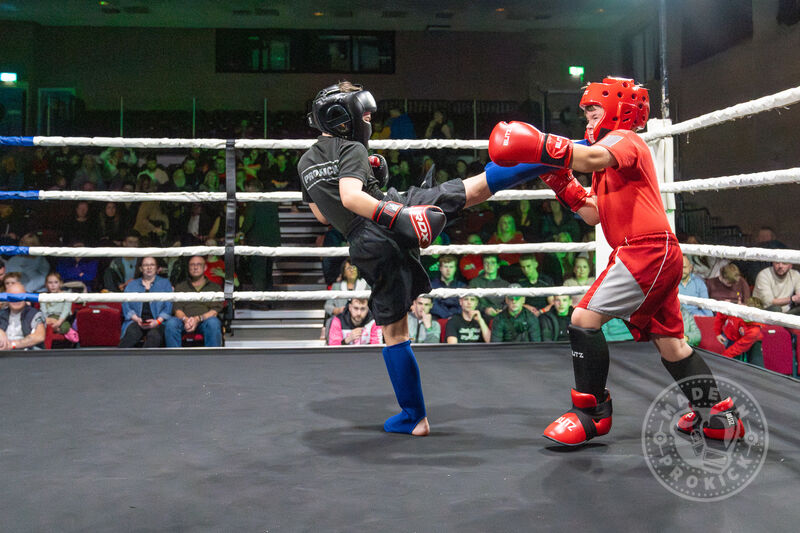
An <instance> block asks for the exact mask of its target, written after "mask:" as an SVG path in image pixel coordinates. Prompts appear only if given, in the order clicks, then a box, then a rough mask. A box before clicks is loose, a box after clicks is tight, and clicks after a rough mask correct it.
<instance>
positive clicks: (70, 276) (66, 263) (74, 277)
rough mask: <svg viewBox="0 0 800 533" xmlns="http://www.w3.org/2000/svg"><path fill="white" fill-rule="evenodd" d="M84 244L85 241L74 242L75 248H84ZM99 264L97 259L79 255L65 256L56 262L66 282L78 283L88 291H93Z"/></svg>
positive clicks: (84, 290) (57, 270) (58, 270)
mask: <svg viewBox="0 0 800 533" xmlns="http://www.w3.org/2000/svg"><path fill="white" fill-rule="evenodd" d="M84 246H85V243H84V242H83V241H75V242H73V243H72V247H73V248H83V247H84ZM99 264H100V263H99V262H98V261H97V259H92V258H88V259H84V258H83V257H81V256H79V255H76V256H75V257H64V258H62V259H60V260H59V261H58V263H56V272H58V273H59V274H61V279H62V280H64V283H65V284H77V285H79V286H81V289H82V290H83V292H87V291H91V290H92V287H93V286H94V281H95V279H96V278H97V269H98V266H99Z"/></svg>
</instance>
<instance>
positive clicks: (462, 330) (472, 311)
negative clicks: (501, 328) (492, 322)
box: [445, 296, 492, 344]
mask: <svg viewBox="0 0 800 533" xmlns="http://www.w3.org/2000/svg"><path fill="white" fill-rule="evenodd" d="M459 304H460V305H461V313H459V314H457V315H453V316H451V317H450V318H449V319H448V320H447V326H446V327H445V338H446V339H447V344H457V343H462V342H489V341H490V340H491V335H492V332H491V331H490V330H489V326H488V325H487V324H486V321H485V320H484V319H483V315H482V314H481V312H480V310H479V309H478V297H477V296H462V297H461V298H459Z"/></svg>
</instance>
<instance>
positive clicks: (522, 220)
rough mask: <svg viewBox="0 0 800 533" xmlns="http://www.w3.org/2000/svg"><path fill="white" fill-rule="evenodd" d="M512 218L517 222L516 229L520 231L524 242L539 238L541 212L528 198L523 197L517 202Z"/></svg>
mask: <svg viewBox="0 0 800 533" xmlns="http://www.w3.org/2000/svg"><path fill="white" fill-rule="evenodd" d="M514 220H515V221H516V222H517V229H518V230H519V231H521V232H522V238H523V239H524V242H535V241H539V240H541V225H542V220H541V214H540V213H539V212H538V210H537V209H536V208H534V206H533V205H532V204H531V201H530V200H526V199H523V200H519V201H518V202H517V206H516V209H515V211H514Z"/></svg>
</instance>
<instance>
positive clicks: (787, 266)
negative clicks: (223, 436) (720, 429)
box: [9, 262, 800, 315]
mask: <svg viewBox="0 0 800 533" xmlns="http://www.w3.org/2000/svg"><path fill="white" fill-rule="evenodd" d="M9 268H10V267H9ZM753 296H755V297H757V298H758V299H759V300H760V301H761V302H763V304H764V305H765V306H766V309H767V311H777V312H783V313H791V314H793V315H797V314H800V272H798V271H797V270H794V269H792V265H791V263H782V262H774V263H772V266H771V267H767V268H765V269H764V270H762V271H761V272H759V273H758V276H756V286H755V289H753Z"/></svg>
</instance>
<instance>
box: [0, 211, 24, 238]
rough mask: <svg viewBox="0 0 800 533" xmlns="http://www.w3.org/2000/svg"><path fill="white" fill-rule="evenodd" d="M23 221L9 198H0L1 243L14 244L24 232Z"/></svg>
mask: <svg viewBox="0 0 800 533" xmlns="http://www.w3.org/2000/svg"><path fill="white" fill-rule="evenodd" d="M24 228H25V222H24V220H23V219H22V216H21V214H20V213H19V212H18V211H17V210H16V209H14V204H13V203H12V202H11V201H10V200H0V237H1V238H2V242H0V244H3V245H11V246H13V245H15V244H16V243H17V239H19V237H20V235H22V234H23V233H25V231H24Z"/></svg>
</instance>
